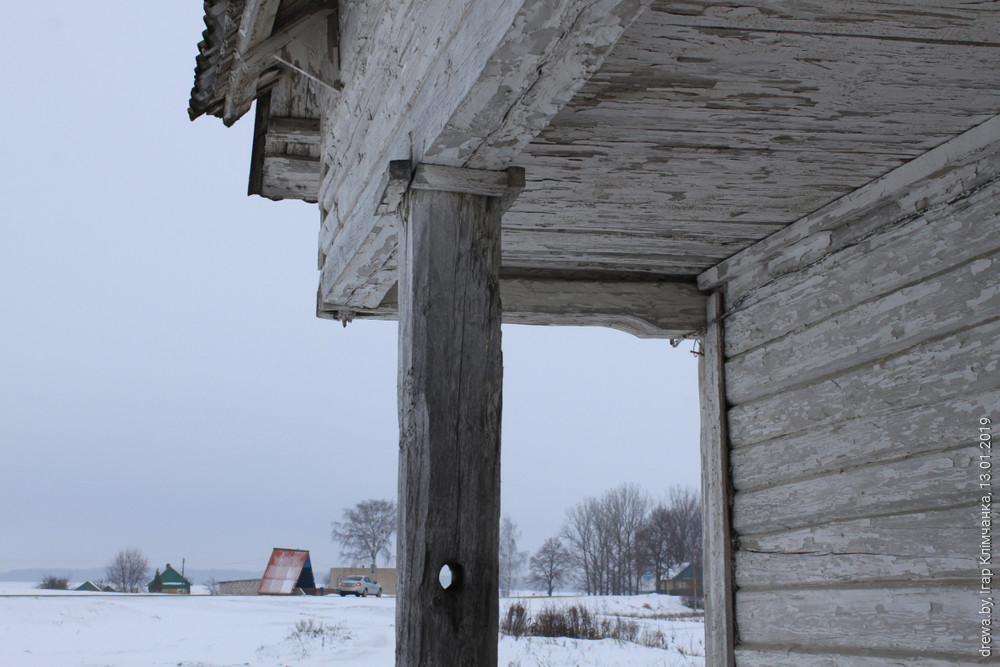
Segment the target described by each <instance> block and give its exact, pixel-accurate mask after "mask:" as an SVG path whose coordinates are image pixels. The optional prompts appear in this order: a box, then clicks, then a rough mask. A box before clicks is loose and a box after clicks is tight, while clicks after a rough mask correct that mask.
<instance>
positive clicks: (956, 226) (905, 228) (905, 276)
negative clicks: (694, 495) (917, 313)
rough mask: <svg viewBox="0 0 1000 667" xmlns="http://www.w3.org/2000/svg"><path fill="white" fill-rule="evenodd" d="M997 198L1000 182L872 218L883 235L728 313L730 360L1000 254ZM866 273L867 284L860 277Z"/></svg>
mask: <svg viewBox="0 0 1000 667" xmlns="http://www.w3.org/2000/svg"><path fill="white" fill-rule="evenodd" d="M998 158H1000V155H998ZM997 197H1000V182H995V183H992V184H989V185H984V186H983V187H982V189H980V190H978V191H977V192H975V193H971V194H969V196H967V197H965V198H963V199H960V200H958V201H955V202H954V203H953V204H950V205H940V206H938V207H936V208H934V209H932V210H929V211H927V212H926V213H925V214H923V215H920V216H917V217H912V216H902V217H901V220H900V222H899V223H897V224H892V222H893V220H894V219H895V218H894V216H895V215H899V213H900V212H899V210H898V209H896V208H891V209H888V210H887V209H886V208H885V207H883V208H879V209H876V210H875V211H872V212H870V213H868V214H866V215H865V216H864V218H863V219H862V221H860V222H857V221H856V222H855V225H860V226H863V227H865V228H867V229H868V230H873V229H876V228H879V227H882V228H883V231H881V232H880V233H878V234H873V235H871V236H869V237H867V238H865V239H863V240H861V241H858V242H857V243H856V244H854V245H851V246H849V247H846V248H844V249H842V250H840V251H839V252H838V253H837V254H836V255H835V256H833V257H830V258H828V259H825V260H823V261H822V262H820V263H819V264H816V265H815V267H812V268H810V269H809V271H808V272H798V273H794V274H789V275H787V276H782V277H779V278H776V279H775V280H774V281H773V282H771V283H770V284H768V285H766V286H764V287H762V288H761V289H759V290H758V291H756V292H754V293H753V294H752V296H750V298H748V299H746V300H745V301H744V302H743V303H742V304H741V305H740V307H739V308H738V309H736V310H734V311H733V312H732V313H731V314H730V315H729V316H728V318H727V321H728V323H729V326H730V329H731V331H732V335H731V336H730V337H728V338H727V340H726V354H727V357H730V358H731V357H735V356H736V355H739V354H740V353H742V352H745V351H746V350H749V349H752V348H754V347H756V346H759V345H762V344H764V343H766V342H767V341H769V340H772V339H774V338H778V337H780V336H783V335H785V334H787V333H788V332H790V331H793V330H796V329H800V328H802V327H805V326H808V325H811V324H814V323H816V322H819V321H821V320H823V319H825V318H828V317H833V316H836V315H838V314H839V313H842V312H844V311H846V310H848V309H850V308H852V307H854V306H856V305H857V304H861V303H863V302H865V301H869V300H872V299H876V298H878V297H880V296H882V295H885V294H888V293H890V292H893V291H895V290H899V289H901V288H905V287H906V286H908V285H911V284H913V283H915V282H916V281H918V280H920V279H921V278H922V277H923V276H927V275H931V274H936V273H939V272H941V271H946V270H947V269H949V268H951V267H953V266H957V265H960V264H962V263H964V262H968V261H970V260H972V259H974V258H977V257H982V256H984V255H988V254H989V253H990V252H995V251H997V250H998V249H1000V238H998V235H997V234H996V233H995V230H996V228H997V226H998V225H1000V217H998V216H1000V212H998V211H997V210H996V206H995V201H996V199H997ZM822 238H823V239H824V240H825V244H826V245H827V246H828V247H829V246H830V245H831V244H833V243H834V233H833V232H827V233H826V235H824V236H822ZM977 266H978V265H977ZM859 275H861V276H864V277H865V279H864V280H858V279H857V276H859ZM979 279H989V275H988V272H987V273H984V272H980V273H979V274H977V280H979Z"/></svg>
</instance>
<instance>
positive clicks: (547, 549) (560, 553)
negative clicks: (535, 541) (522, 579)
mask: <svg viewBox="0 0 1000 667" xmlns="http://www.w3.org/2000/svg"><path fill="white" fill-rule="evenodd" d="M572 564H573V558H572V557H571V556H570V554H569V552H568V551H566V549H565V548H564V547H563V544H562V542H561V541H560V540H559V538H558V537H550V538H549V539H547V540H545V542H544V543H542V546H541V548H539V549H538V551H537V552H535V555H534V556H532V557H531V561H530V562H529V563H528V581H530V582H531V583H532V584H535V585H536V586H543V587H544V588H545V592H546V594H547V595H548V596H549V597H552V591H554V590H555V589H556V587H557V586H559V584H561V583H562V582H563V581H564V580H565V578H566V575H567V574H568V572H569V568H570V567H571V566H572Z"/></svg>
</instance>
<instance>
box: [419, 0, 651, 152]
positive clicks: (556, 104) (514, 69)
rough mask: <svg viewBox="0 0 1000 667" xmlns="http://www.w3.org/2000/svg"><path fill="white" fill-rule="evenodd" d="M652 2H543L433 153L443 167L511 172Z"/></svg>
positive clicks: (525, 12)
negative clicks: (507, 169)
mask: <svg viewBox="0 0 1000 667" xmlns="http://www.w3.org/2000/svg"><path fill="white" fill-rule="evenodd" d="M650 2H651V0H596V1H595V0H573V1H571V2H566V1H565V0H537V1H535V2H527V3H524V5H523V6H522V7H521V9H520V11H519V12H518V13H517V15H516V16H515V17H514V21H513V26H512V29H511V30H509V31H508V32H507V34H506V35H505V36H504V38H503V40H502V41H501V42H500V43H499V44H498V45H497V48H496V50H495V52H494V53H493V55H492V56H491V57H490V59H489V62H488V63H487V64H486V68H485V69H484V70H483V72H482V74H481V76H480V77H479V79H478V80H477V81H476V83H475V85H474V86H473V87H472V88H471V90H470V91H469V93H468V95H466V97H465V99H464V100H463V101H462V103H461V104H460V105H459V107H458V108H457V109H456V110H455V113H454V114H453V116H452V118H451V119H450V120H449V122H448V125H447V126H446V127H445V128H444V130H443V131H442V132H441V134H440V135H439V136H438V137H437V139H436V140H435V141H434V143H433V144H432V145H431V146H430V147H429V148H428V149H427V152H426V153H425V158H426V159H427V160H428V161H431V162H435V163H438V164H445V165H452V166H465V167H471V168H474V169H504V168H506V167H508V166H510V165H511V164H513V162H514V160H516V159H517V158H518V156H519V154H520V153H521V150H522V149H523V148H524V146H525V145H527V143H528V142H529V141H531V140H532V139H533V138H534V137H535V135H537V134H538V132H539V131H541V130H542V128H544V127H545V126H546V125H547V124H548V123H549V121H550V120H551V118H552V116H554V115H555V114H556V113H557V112H558V111H559V110H560V109H561V108H562V107H563V105H565V104H566V103H567V102H569V100H570V99H571V98H572V97H573V94H574V93H575V92H576V91H577V90H578V89H579V88H580V86H582V85H583V84H584V82H585V81H586V80H587V79H588V78H589V77H590V75H592V74H593V73H594V72H595V71H597V69H598V68H599V67H600V65H601V63H602V62H603V61H604V58H605V57H606V56H607V54H608V52H609V51H610V50H611V47H612V46H614V44H615V42H616V41H617V40H618V38H619V37H620V36H621V34H622V32H624V30H625V29H626V28H628V27H629V25H631V24H632V22H633V21H634V20H635V19H636V17H638V16H639V15H640V14H641V13H642V12H643V11H644V10H645V9H646V7H647V6H648V5H649V4H650Z"/></svg>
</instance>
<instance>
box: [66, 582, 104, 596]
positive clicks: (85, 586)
mask: <svg viewBox="0 0 1000 667" xmlns="http://www.w3.org/2000/svg"><path fill="white" fill-rule="evenodd" d="M73 590H76V591H90V592H92V593H100V592H102V591H103V590H104V589H103V588H101V587H100V586H98V585H97V584H95V583H94V582H92V581H85V582H83V583H82V584H80V585H79V586H77V587H76V588H74V589H73Z"/></svg>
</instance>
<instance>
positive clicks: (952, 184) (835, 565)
mask: <svg viewBox="0 0 1000 667" xmlns="http://www.w3.org/2000/svg"><path fill="white" fill-rule="evenodd" d="M984 127H986V128H989V127H1000V120H995V121H990V122H989V123H987V124H985V125H984V126H981V127H980V128H977V129H975V130H973V131H971V132H970V133H969V134H968V135H963V136H962V137H959V138H958V139H956V140H954V142H951V145H945V146H942V147H941V150H939V151H938V152H937V153H936V154H928V155H926V156H923V157H922V158H920V159H918V160H916V161H914V162H913V163H911V164H910V165H908V166H907V167H906V168H904V169H903V170H902V171H903V172H908V173H909V175H908V176H907V175H906V174H903V176H900V174H899V173H893V174H889V175H887V176H886V177H885V178H884V179H883V180H882V182H881V183H879V184H873V186H872V187H871V188H870V189H869V190H867V191H865V190H861V191H858V192H856V193H854V195H853V196H852V197H850V198H848V200H846V201H842V202H840V203H838V204H835V205H833V206H831V207H830V208H829V209H827V210H826V211H820V212H817V213H816V214H815V215H810V216H805V217H804V218H803V219H802V220H800V221H798V222H796V223H795V224H793V225H791V226H790V227H788V228H786V229H785V230H782V231H781V232H778V233H777V234H775V235H774V236H773V237H771V238H770V239H768V240H766V241H764V242H762V243H760V244H759V245H757V246H752V247H751V248H749V249H748V250H746V251H745V252H743V253H741V255H739V256H737V257H735V258H733V259H732V260H729V261H727V262H723V264H722V265H720V267H718V268H716V269H713V270H711V271H708V272H706V274H705V275H703V276H702V277H701V279H700V282H701V284H702V285H703V286H705V285H715V286H717V287H723V289H724V291H725V294H726V306H727V308H730V309H732V310H731V312H730V313H729V314H728V315H727V318H726V319H725V320H724V322H725V330H726V334H727V335H726V353H727V354H726V363H725V377H726V397H727V401H728V405H729V407H728V411H727V416H728V427H729V436H730V444H731V447H732V450H731V458H730V463H731V465H732V467H733V475H732V480H733V484H734V487H735V494H734V497H733V509H732V526H733V531H734V533H735V534H736V536H737V538H738V542H739V546H738V548H737V550H736V552H735V556H734V558H735V579H736V584H737V586H738V588H737V594H736V605H735V607H736V622H737V628H738V640H739V641H738V644H737V647H736V657H737V664H751V665H756V664H789V665H797V664H810V665H811V664H837V665H839V664H854V663H855V662H857V664H867V663H866V662H864V661H865V660H873V661H874V662H871V664H873V665H878V664H904V665H905V664H925V663H926V664H935V663H936V662H941V661H945V662H946V663H947V661H948V660H949V659H954V660H955V663H954V664H973V663H975V661H976V655H975V652H974V650H973V649H974V646H973V645H972V644H968V643H967V642H970V641H972V639H971V635H970V634H969V633H970V631H969V629H968V628H969V627H974V626H975V624H974V622H973V621H974V620H975V619H974V618H973V614H972V613H970V611H969V609H968V605H962V604H959V601H960V600H962V599H963V596H964V597H965V598H966V599H967V596H968V590H969V587H970V586H971V584H970V582H972V581H974V579H975V575H976V573H977V571H976V570H975V563H974V562H973V560H974V559H973V558H972V556H970V553H969V550H970V549H974V547H975V545H976V544H977V543H978V538H979V534H980V531H979V527H978V525H977V522H976V521H975V517H976V516H977V515H978V513H977V510H978V506H977V505H976V504H975V503H976V502H977V497H976V494H975V489H974V488H973V482H974V475H975V471H976V466H977V462H978V461H979V458H978V455H979V450H978V449H977V448H976V447H974V446H973V443H972V439H971V436H972V435H973V434H974V432H975V430H974V429H975V427H976V426H977V425H978V419H979V417H982V416H990V415H991V414H992V411H994V410H995V408H996V406H997V405H998V404H1000V373H998V372H997V370H998V368H1000V301H998V300H997V299H998V294H1000V282H998V280H997V276H998V274H1000V244H998V242H997V240H996V233H995V231H996V229H997V222H998V219H997V208H996V201H997V195H998V194H1000V190H998V189H997V182H998V175H1000V160H998V157H1000V141H998V140H997V136H998V135H996V134H993V135H992V136H990V134H988V133H984V132H983V128H984ZM942 156H947V157H946V158H943V157H942ZM915 173H918V174H922V175H921V176H920V177H919V178H914V176H913V175H914V174H915ZM907 184H909V186H912V187H909V188H908V187H907ZM969 545H971V546H969ZM928 633H930V634H928ZM788 656H792V657H788ZM772 658H776V659H775V661H774V662H773V663H772V662H768V660H770V659H772ZM786 658H787V659H786ZM881 658H884V659H885V660H891V661H895V662H891V661H890V662H886V661H883V662H882V663H880V662H879V660H878V659H881Z"/></svg>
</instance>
